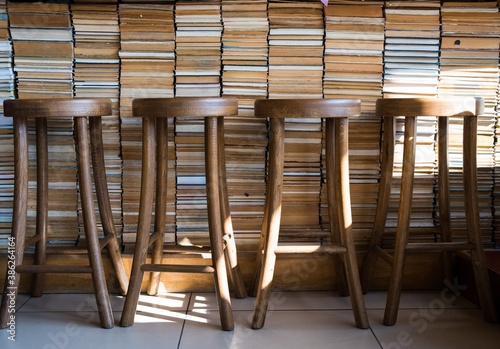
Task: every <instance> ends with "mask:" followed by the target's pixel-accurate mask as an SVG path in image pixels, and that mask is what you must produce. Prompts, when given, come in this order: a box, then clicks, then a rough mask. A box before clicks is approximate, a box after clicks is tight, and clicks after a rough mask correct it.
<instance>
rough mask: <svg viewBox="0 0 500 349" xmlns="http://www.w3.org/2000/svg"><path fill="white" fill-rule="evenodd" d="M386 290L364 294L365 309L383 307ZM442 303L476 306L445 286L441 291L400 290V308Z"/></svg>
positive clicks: (449, 305) (447, 306) (455, 306)
mask: <svg viewBox="0 0 500 349" xmlns="http://www.w3.org/2000/svg"><path fill="white" fill-rule="evenodd" d="M386 299H387V292H386V291H371V292H368V293H367V294H366V295H365V304H366V308H367V309H382V310H383V309H385V302H386ZM435 302H437V303H442V304H444V306H445V307H446V308H477V305H475V304H474V303H472V302H470V301H469V300H468V299H466V298H465V297H464V296H463V295H461V294H460V292H457V293H456V294H455V293H453V292H452V291H450V290H449V289H447V288H443V290H441V291H437V290H430V291H403V292H401V300H400V304H399V308H400V309H414V308H419V307H422V306H426V305H429V304H431V305H432V304H433V303H435Z"/></svg>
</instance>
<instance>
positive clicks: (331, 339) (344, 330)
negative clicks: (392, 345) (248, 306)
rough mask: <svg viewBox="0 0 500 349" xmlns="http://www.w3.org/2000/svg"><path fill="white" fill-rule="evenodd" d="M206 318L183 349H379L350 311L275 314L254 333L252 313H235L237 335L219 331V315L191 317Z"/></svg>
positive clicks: (194, 324)
mask: <svg viewBox="0 0 500 349" xmlns="http://www.w3.org/2000/svg"><path fill="white" fill-rule="evenodd" d="M195 314H196V315H197V316H198V317H200V318H201V317H204V318H205V319H206V321H207V322H206V323H204V322H201V321H192V320H190V319H189V316H188V318H187V320H186V325H185V327H184V331H183V335H182V340H181V345H180V347H179V348H180V349H197V348H199V347H200V338H203V347H204V348H231V349H245V348H252V349H255V348H266V349H272V348H279V349H282V348H287V349H294V348H297V349H299V348H300V349H303V348H318V349H322V348H325V349H326V348H335V349H342V348H350V349H351V348H366V349H371V348H380V346H379V344H378V342H377V340H376V339H375V337H374V335H373V333H372V332H371V331H370V330H361V329H358V328H356V327H355V326H354V319H353V316H352V312H351V311H345V310H338V311H308V312H302V311H276V312H273V313H270V314H268V317H267V318H266V324H265V326H264V328H262V329H260V330H252V329H251V328H250V323H251V319H252V315H253V312H250V311H236V312H234V319H235V329H234V331H230V332H228V331H223V330H221V329H220V321H219V314H218V312H217V311H209V310H208V311H207V310H196V311H193V312H190V313H188V315H195Z"/></svg>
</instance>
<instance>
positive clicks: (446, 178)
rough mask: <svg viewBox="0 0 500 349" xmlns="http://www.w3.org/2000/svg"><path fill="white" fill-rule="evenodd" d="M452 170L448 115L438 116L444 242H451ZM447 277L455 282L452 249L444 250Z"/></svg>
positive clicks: (442, 239)
mask: <svg viewBox="0 0 500 349" xmlns="http://www.w3.org/2000/svg"><path fill="white" fill-rule="evenodd" d="M449 193H450V170H449V166H448V117H439V118H438V203H439V229H440V232H441V241H442V242H451V240H452V236H451V214H450V194H449ZM443 270H444V276H445V279H446V280H448V281H449V282H450V283H451V284H453V266H452V253H451V251H443Z"/></svg>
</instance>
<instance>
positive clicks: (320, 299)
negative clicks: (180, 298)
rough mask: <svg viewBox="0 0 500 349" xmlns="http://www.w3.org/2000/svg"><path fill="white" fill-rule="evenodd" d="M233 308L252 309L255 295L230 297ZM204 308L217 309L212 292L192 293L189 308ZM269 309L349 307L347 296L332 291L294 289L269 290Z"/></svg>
mask: <svg viewBox="0 0 500 349" xmlns="http://www.w3.org/2000/svg"><path fill="white" fill-rule="evenodd" d="M231 304H232V305H233V310H235V311H237V310H248V311H250V310H251V311H253V309H254V308H255V297H246V298H243V299H237V298H234V297H233V298H231ZM193 309H206V310H217V301H216V298H215V294H214V293H193V298H192V302H191V304H190V306H189V310H193ZM269 309H271V310H315V309H316V310H327V309H351V301H350V298H349V297H341V296H340V295H339V294H338V292H334V291H310V292H307V291H296V292H281V291H273V292H271V298H270V300H269Z"/></svg>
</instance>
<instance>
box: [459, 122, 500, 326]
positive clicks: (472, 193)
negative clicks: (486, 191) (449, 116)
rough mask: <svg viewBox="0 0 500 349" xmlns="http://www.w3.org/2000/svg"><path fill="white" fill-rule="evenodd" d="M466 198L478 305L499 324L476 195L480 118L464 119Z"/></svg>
mask: <svg viewBox="0 0 500 349" xmlns="http://www.w3.org/2000/svg"><path fill="white" fill-rule="evenodd" d="M463 144H464V146H463V147H464V150H463V168H464V178H463V185H464V197H465V200H464V201H465V214H466V222H467V234H468V236H469V240H470V241H471V242H472V243H473V244H474V246H475V248H474V249H472V250H471V251H470V254H471V262H472V269H473V271H474V278H475V280H476V286H477V293H478V297H479V303H480V305H481V309H482V311H483V314H484V318H485V320H486V321H488V322H498V321H499V318H498V314H497V312H496V306H495V302H494V299H493V295H492V293H491V286H490V282H489V277H488V268H487V266H486V260H485V256H484V249H483V241H482V236H481V225H480V221H479V203H478V192H477V160H476V158H477V149H476V148H477V146H476V144H477V117H465V118H464V141H463Z"/></svg>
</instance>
